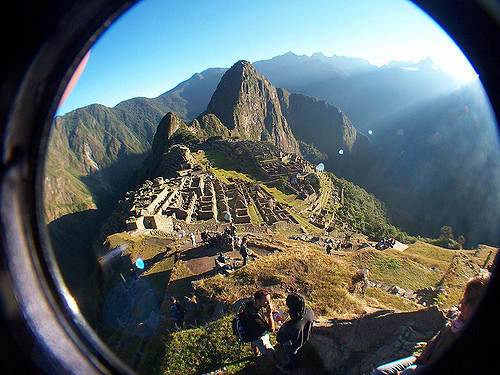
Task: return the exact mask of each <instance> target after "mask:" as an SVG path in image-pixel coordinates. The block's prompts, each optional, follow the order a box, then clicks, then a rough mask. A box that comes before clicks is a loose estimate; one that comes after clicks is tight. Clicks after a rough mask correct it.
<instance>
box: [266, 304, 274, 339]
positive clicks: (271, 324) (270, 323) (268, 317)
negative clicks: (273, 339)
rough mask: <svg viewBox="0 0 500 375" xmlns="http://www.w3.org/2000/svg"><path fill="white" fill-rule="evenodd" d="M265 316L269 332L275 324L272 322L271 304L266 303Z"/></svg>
mask: <svg viewBox="0 0 500 375" xmlns="http://www.w3.org/2000/svg"><path fill="white" fill-rule="evenodd" d="M266 317H267V319H268V320H269V326H270V327H271V332H274V331H275V329H276V326H275V324H274V319H273V308H272V306H271V304H269V305H267V307H266Z"/></svg>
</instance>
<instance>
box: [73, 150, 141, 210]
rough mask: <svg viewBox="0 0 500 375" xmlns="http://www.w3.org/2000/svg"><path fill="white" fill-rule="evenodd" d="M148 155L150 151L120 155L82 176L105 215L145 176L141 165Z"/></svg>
mask: <svg viewBox="0 0 500 375" xmlns="http://www.w3.org/2000/svg"><path fill="white" fill-rule="evenodd" d="M148 156H149V151H148V152H145V153H142V154H128V155H120V156H119V158H118V160H117V161H116V162H114V163H112V164H110V165H108V166H106V167H101V168H99V170H97V171H93V172H92V173H90V174H88V175H86V176H82V177H80V180H81V181H82V182H83V183H84V184H85V186H86V187H87V188H88V189H89V191H90V193H91V195H92V198H93V201H94V203H95V204H96V206H97V208H98V209H99V210H100V211H102V212H103V215H105V216H108V215H109V214H110V213H111V211H112V210H113V209H114V208H115V207H116V203H117V201H118V200H119V199H121V198H122V197H123V196H124V195H125V193H126V192H127V191H128V190H130V189H132V188H134V187H135V186H136V185H137V184H138V182H139V181H141V180H143V179H144V178H145V176H143V174H142V173H141V170H142V168H141V167H142V166H143V164H144V162H145V160H146V159H147V157H148Z"/></svg>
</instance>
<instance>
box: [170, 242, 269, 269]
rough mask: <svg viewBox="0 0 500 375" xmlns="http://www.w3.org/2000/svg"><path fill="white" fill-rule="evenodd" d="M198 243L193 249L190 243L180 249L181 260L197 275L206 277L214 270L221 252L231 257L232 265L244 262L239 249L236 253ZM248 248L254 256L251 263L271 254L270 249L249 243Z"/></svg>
mask: <svg viewBox="0 0 500 375" xmlns="http://www.w3.org/2000/svg"><path fill="white" fill-rule="evenodd" d="M196 241H197V245H196V246H195V247H192V244H191V242H189V243H185V244H183V246H181V247H180V248H179V250H180V251H181V257H180V259H181V260H182V261H184V262H185V264H186V266H187V267H188V268H189V270H190V271H191V272H192V273H193V274H195V275H205V274H208V273H210V272H211V271H212V270H213V269H214V266H215V258H217V256H218V255H219V253H221V252H222V253H223V254H225V255H226V256H227V257H229V259H230V264H233V263H234V262H235V261H236V263H237V266H239V265H240V264H241V263H242V262H243V259H242V257H241V255H240V253H239V251H238V250H237V249H236V250H235V251H231V250H227V249H222V248H218V247H209V246H205V245H203V244H202V243H201V239H200V238H196ZM248 248H249V249H250V251H251V252H252V253H253V254H254V256H250V257H249V261H252V260H253V259H255V258H258V257H262V256H267V255H268V254H269V253H270V251H269V250H268V249H263V248H261V247H259V246H256V245H254V244H252V243H249V246H248Z"/></svg>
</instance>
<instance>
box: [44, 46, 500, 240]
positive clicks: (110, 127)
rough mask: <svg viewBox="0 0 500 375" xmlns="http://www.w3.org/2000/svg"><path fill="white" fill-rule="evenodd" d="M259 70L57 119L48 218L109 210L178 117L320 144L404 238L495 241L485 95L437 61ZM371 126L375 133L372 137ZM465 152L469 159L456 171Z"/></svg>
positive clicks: (285, 142)
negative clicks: (459, 84) (161, 130)
mask: <svg viewBox="0 0 500 375" xmlns="http://www.w3.org/2000/svg"><path fill="white" fill-rule="evenodd" d="M253 66H254V67H255V69H254V68H253V67H252V65H251V64H249V63H247V62H238V63H236V64H235V65H234V66H233V68H232V69H231V70H230V71H227V70H226V69H221V68H212V69H207V70H205V71H204V72H202V73H197V74H195V75H193V76H192V77H191V78H190V79H189V80H187V81H185V82H182V83H180V84H179V85H178V86H176V87H175V88H174V89H172V90H170V91H168V92H166V93H165V94H163V95H160V96H159V97H157V98H152V99H149V98H134V99H130V100H127V101H124V102H122V103H120V104H118V105H117V106H116V107H114V108H108V107H105V106H102V105H98V104H96V105H90V106H87V107H84V108H81V109H78V110H75V111H73V112H70V113H68V114H66V115H64V116H60V117H57V118H56V119H55V121H54V123H55V124H54V127H53V131H52V139H51V142H53V143H52V144H53V146H51V147H50V148H49V155H48V160H47V168H46V177H45V197H46V213H47V220H48V221H52V220H54V219H56V218H58V217H60V216H62V215H65V214H70V213H73V212H77V211H83V210H88V209H94V208H96V207H99V208H103V209H105V210H110V209H111V208H112V206H113V205H114V203H115V202H116V200H117V199H118V198H119V197H120V196H121V194H122V193H123V192H124V191H125V190H126V189H127V188H129V187H130V183H133V181H130V178H131V177H132V174H133V172H134V171H135V170H137V169H138V168H139V167H140V166H141V165H142V163H143V162H144V160H145V159H146V157H147V156H148V153H149V152H150V150H151V145H152V143H153V137H154V135H155V133H156V128H157V127H158V124H161V123H160V121H166V120H162V118H164V116H165V114H166V113H168V112H172V113H173V114H175V115H176V118H177V119H178V127H183V128H185V129H188V130H189V131H191V132H194V133H196V132H197V131H198V132H205V133H204V135H205V136H211V135H214V134H215V133H217V129H218V131H223V132H225V131H226V130H225V129H228V130H229V133H230V135H231V136H238V137H241V138H243V139H254V140H267V141H270V142H272V143H274V144H276V145H278V146H280V147H282V148H283V149H284V150H286V151H292V152H299V142H298V141H301V142H305V143H306V144H309V145H311V146H312V145H313V146H314V147H315V148H317V149H318V150H319V151H320V152H321V153H323V154H325V155H327V157H328V159H327V160H326V161H325V165H326V166H327V169H329V170H331V171H333V172H334V173H336V174H338V175H339V176H343V177H346V178H348V179H351V180H353V181H354V182H355V183H358V184H360V185H361V186H363V187H365V188H367V189H368V190H369V191H373V192H375V193H376V194H377V196H379V197H381V198H382V199H383V200H384V202H385V203H386V204H387V205H388V207H389V209H390V212H391V213H392V214H393V215H392V216H393V220H394V223H395V224H396V225H399V226H402V228H403V229H405V230H408V231H410V232H412V231H413V232H414V233H415V234H422V235H436V234H437V233H436V231H439V228H440V227H441V226H443V225H451V226H453V228H454V230H455V233H457V234H463V235H464V236H466V238H467V240H468V241H471V243H477V242H489V243H496V242H497V240H498V237H497V236H498V230H499V228H498V223H499V222H500V217H499V214H498V212H496V211H497V210H496V209H495V207H498V203H500V197H499V192H498V186H499V185H498V183H499V181H500V178H499V176H500V174H499V170H500V166H499V164H498V160H499V155H498V143H497V140H498V139H497V138H495V137H496V136H497V135H496V134H495V130H493V129H494V128H493V127H492V126H493V124H492V123H491V119H490V116H491V112H490V111H489V108H488V107H487V104H486V102H485V101H484V98H483V97H481V95H480V91H477V90H478V89H477V88H475V87H473V86H471V87H469V88H467V89H462V90H461V91H456V85H455V83H454V82H453V80H452V79H451V78H450V77H448V76H446V75H445V74H444V73H443V72H442V71H441V70H439V69H436V67H435V66H434V65H433V64H432V62H431V61H430V60H425V61H423V62H421V63H419V64H413V63H392V64H389V65H388V66H385V67H382V68H378V67H376V66H373V65H371V64H369V63H368V62H367V61H365V60H361V59H349V58H344V57H337V56H334V57H331V58H329V57H325V56H323V55H321V54H315V55H313V56H311V57H307V56H297V55H294V54H292V53H287V54H285V55H282V56H278V57H275V58H273V59H271V60H266V61H259V62H256V63H255V64H253ZM223 76H224V78H223ZM264 77H265V78H264ZM221 78H222V80H221ZM277 88H279V89H277ZM453 90H455V91H454V92H453ZM242 93H243V95H242ZM446 93H447V95H448V96H445V95H444V94H446ZM304 94H305V95H304ZM478 94H479V96H478ZM466 108H467V109H466ZM172 119H174V117H172V115H170V119H169V120H168V121H169V124H167V125H165V126H166V127H167V128H168V127H170V126H171V125H170V123H171V122H172ZM193 120H195V121H194V122H192V121H193ZM175 121H177V120H175ZM181 123H182V124H181ZM186 124H189V125H186ZM485 124H488V125H489V127H488V126H484V125H485ZM221 126H223V127H221ZM210 129H211V130H210ZM367 129H373V130H374V133H373V136H372V137H370V138H369V137H367V136H366V135H365V134H366V133H365V131H366V130H367ZM172 130H173V129H171V133H173V132H174V131H175V130H174V131H172ZM167 139H168V137H167ZM479 144H480V145H481V147H480V150H481V152H480V153H479V152H477V151H478V149H479V148H478V146H477V145H479ZM340 149H342V150H343V151H344V153H343V154H342V155H341V154H339V150H340ZM464 155H466V158H465V160H466V162H464V163H457V158H463V156H464ZM482 171H489V172H488V173H483V172H482ZM470 202H474V204H473V205H471V204H470ZM471 207H474V208H473V209H471ZM450 209H452V210H453V212H450V211H449V210H450ZM453 218H454V219H453ZM450 220H451V221H453V223H450Z"/></svg>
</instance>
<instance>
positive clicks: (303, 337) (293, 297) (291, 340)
mask: <svg viewBox="0 0 500 375" xmlns="http://www.w3.org/2000/svg"><path fill="white" fill-rule="evenodd" d="M286 305H287V306H288V310H289V314H290V320H289V321H288V322H286V323H285V324H283V326H282V327H281V328H280V330H279V331H278V334H277V335H276V341H278V342H279V343H280V344H282V345H283V348H284V349H285V353H286V356H287V358H288V363H289V366H290V367H291V368H296V367H298V365H299V362H298V358H297V352H298V351H299V349H300V348H302V346H303V345H304V344H305V343H306V342H307V341H308V340H309V337H310V336H311V330H312V327H313V324H314V313H313V311H312V310H311V309H310V308H306V304H305V300H304V297H303V296H302V295H300V294H299V293H292V294H290V295H288V297H287V298H286Z"/></svg>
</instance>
